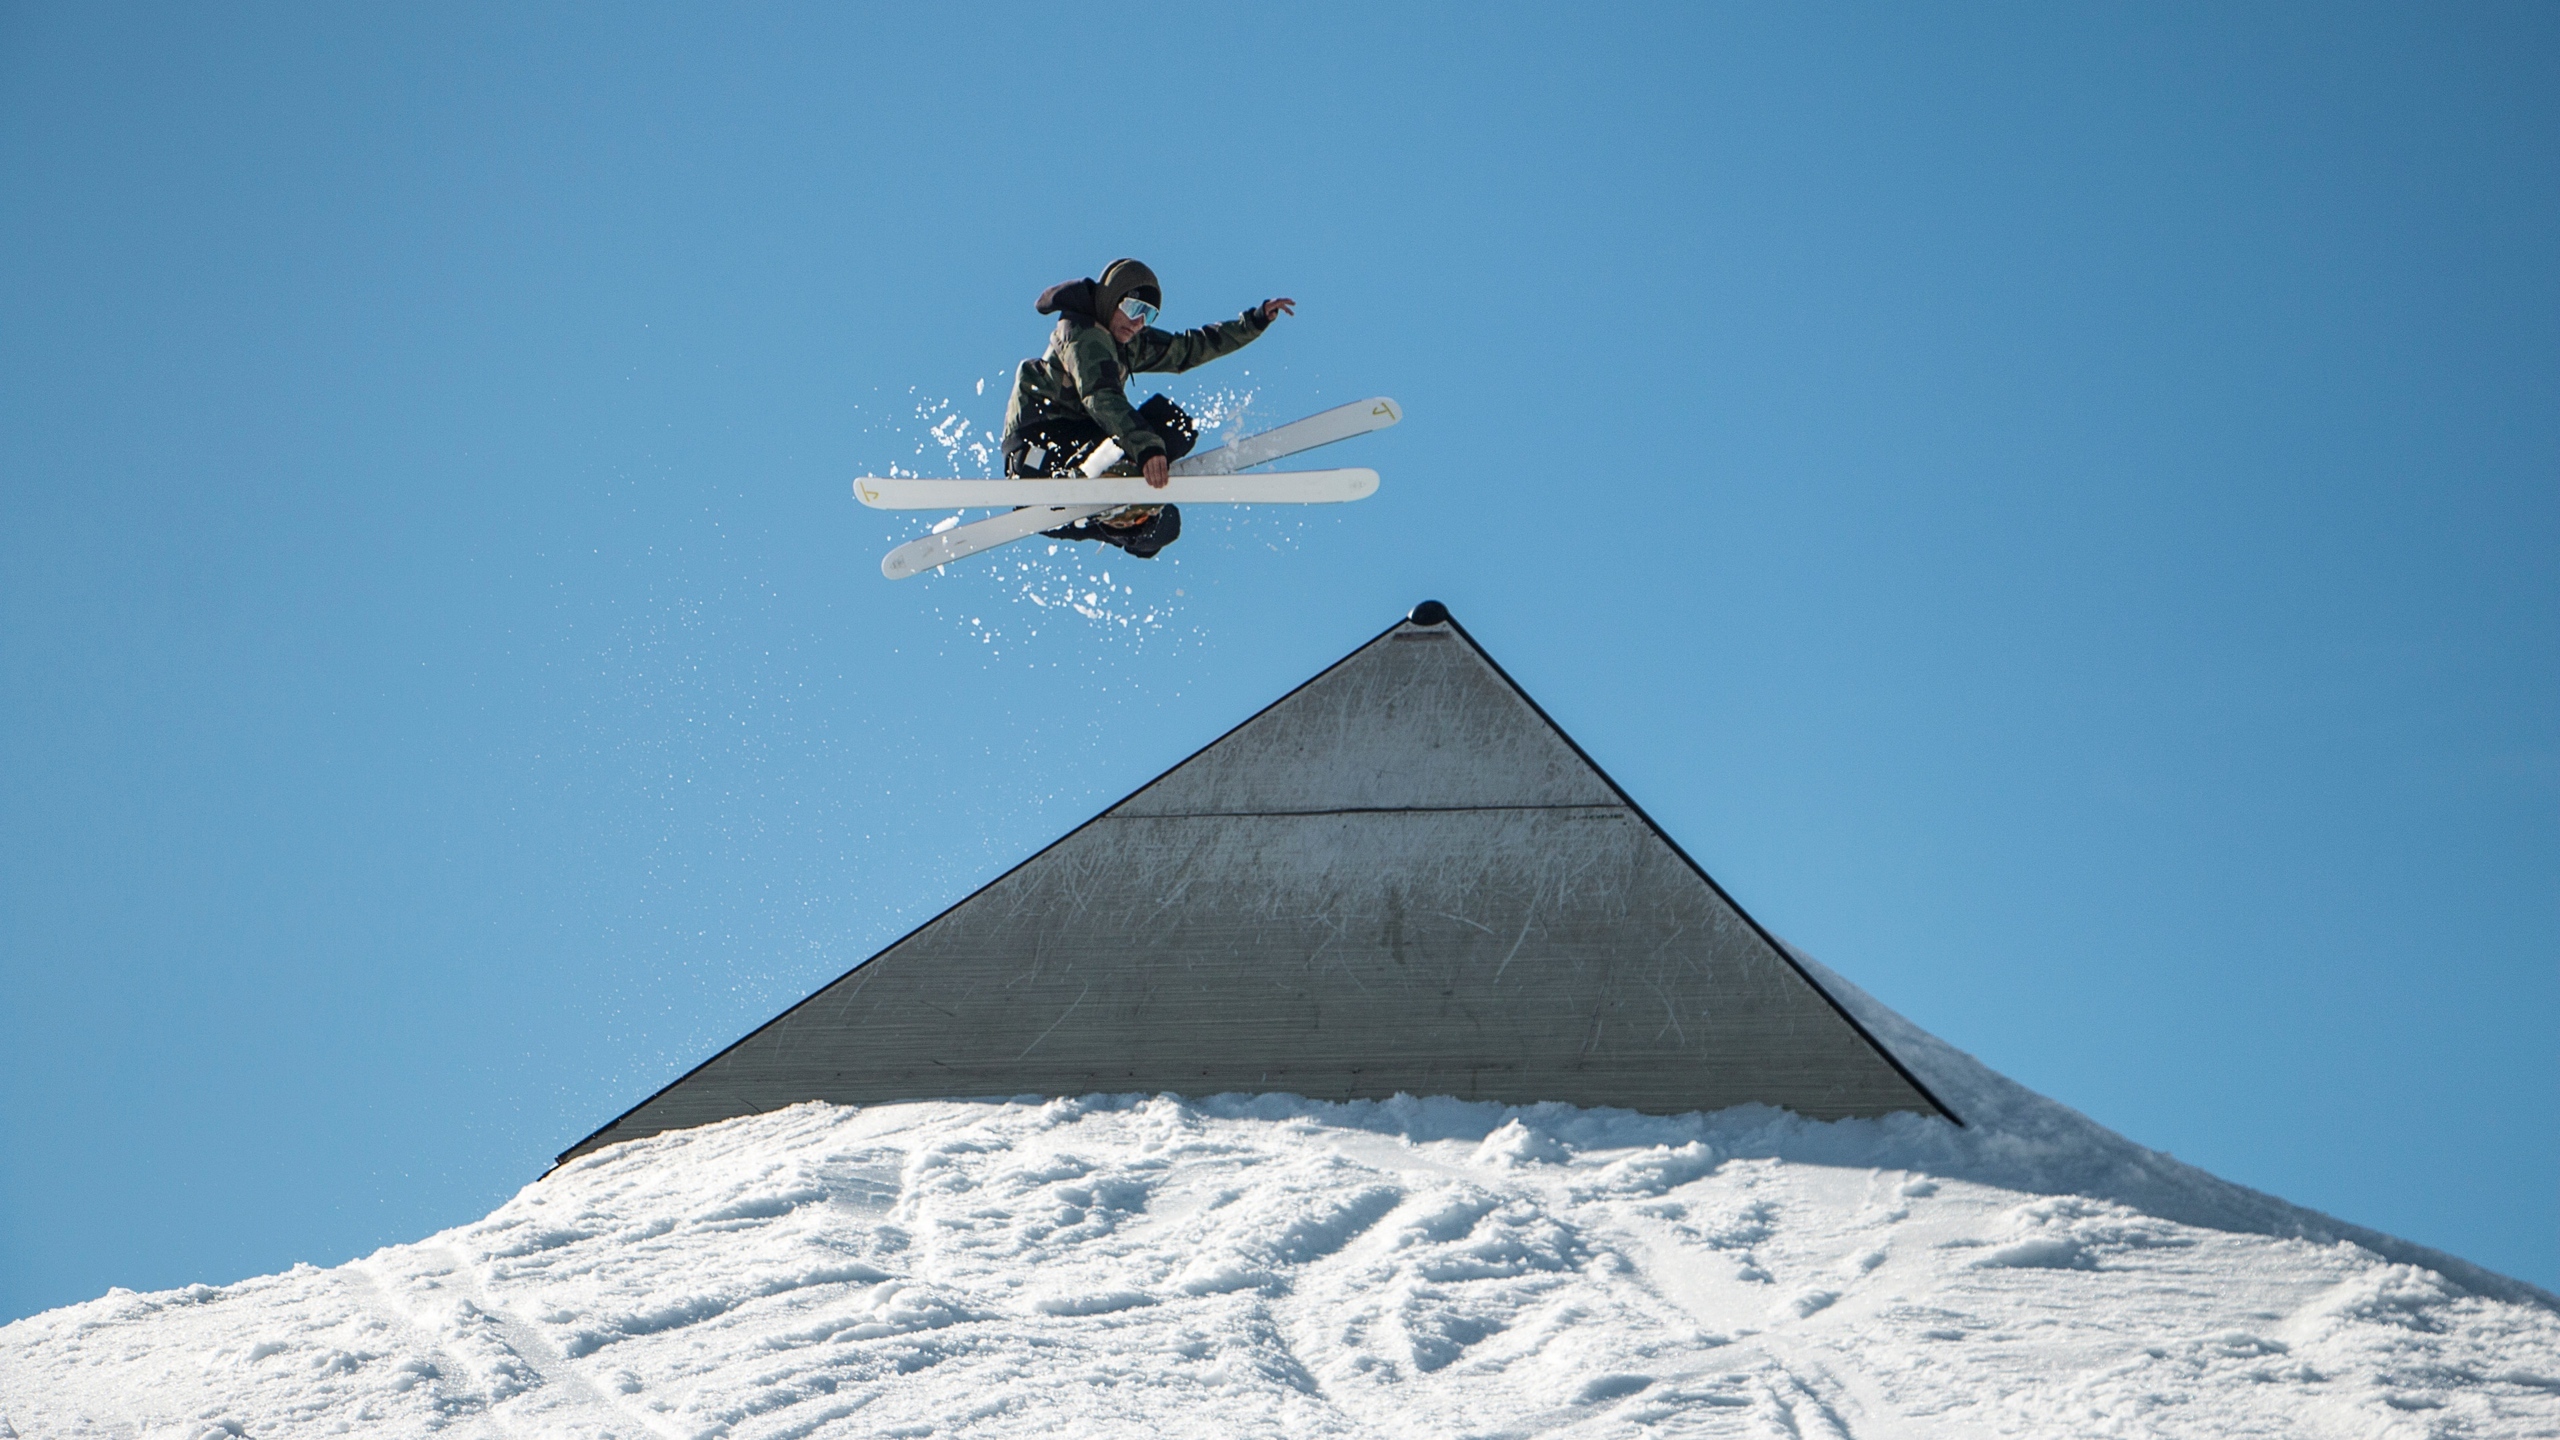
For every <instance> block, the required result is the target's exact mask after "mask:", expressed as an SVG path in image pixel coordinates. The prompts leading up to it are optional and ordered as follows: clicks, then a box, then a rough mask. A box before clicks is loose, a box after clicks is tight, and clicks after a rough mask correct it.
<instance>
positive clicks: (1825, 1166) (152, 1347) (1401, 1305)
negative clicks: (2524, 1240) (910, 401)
mask: <svg viewBox="0 0 2560 1440" xmlns="http://www.w3.org/2000/svg"><path fill="white" fill-rule="evenodd" d="M1800 958H1801V957H1800ZM1805 963H1806V964H1807V967H1808V970H1809V971H1810V972H1811V973H1813V974H1814V975H1815V976H1816V978H1817V979H1819V980H1820V981H1821V982H1822V983H1824V984H1825V985H1827V986H1830V987H1831V988H1832V990H1833V993H1834V994H1835V995H1836V996H1838V997H1839V998H1840V999H1841V1001H1842V1003H1843V1004H1845V1005H1848V1006H1849V1007H1850V1008H1851V1009H1852V1010H1853V1012H1854V1013H1856V1014H1857V1015H1858V1017H1859V1019H1860V1020H1861V1021H1862V1022H1864V1023H1865V1024H1866V1025H1867V1026H1868V1027H1869V1029H1870V1030H1871V1031H1873V1032H1874V1033H1875V1034H1876V1035H1877V1036H1878V1037H1879V1038H1880V1039H1882V1040H1883V1041H1884V1042H1885V1043H1886V1044H1887V1045H1889V1046H1891V1047H1893V1048H1894V1049H1895V1051H1896V1052H1897V1053H1898V1054H1900V1055H1901V1056H1902V1058H1903V1059H1904V1061H1905V1062H1906V1063H1908V1064H1910V1065H1911V1066H1912V1068H1913V1069H1914V1070H1915V1071H1917V1072H1918V1073H1919V1074H1920V1075H1921V1077H1922V1078H1923V1079H1924V1080H1925V1081H1926V1082H1927V1083H1929V1084H1930V1085H1931V1086H1932V1087H1933V1088H1936V1089H1938V1091H1939V1093H1940V1094H1941V1095H1943V1096H1945V1097H1946V1098H1947V1099H1948V1101H1949V1103H1950V1104H1952V1105H1954V1106H1956V1107H1957V1109H1958V1110H1959V1113H1962V1114H1963V1115H1965V1117H1966V1118H1967V1120H1968V1121H1969V1122H1971V1123H1970V1125H1969V1127H1968V1128H1966V1129H1962V1130H1958V1129H1956V1128H1955V1127H1952V1126H1948V1125H1946V1124H1944V1123H1943V1122H1939V1121H1934V1120H1923V1119H1921V1118H1920V1117H1917V1116H1908V1115H1904V1116H1893V1117H1887V1118H1885V1119H1881V1120H1865V1121H1841V1122H1835V1123H1831V1124H1816V1123H1813V1122H1809V1121H1805V1120H1802V1119H1799V1118H1797V1117H1795V1116H1792V1115H1789V1114H1786V1113H1783V1112H1778V1111H1772V1110H1765V1109H1760V1108H1756V1107H1746V1108H1743V1109H1738V1110H1731V1111H1724V1112H1719V1113H1715V1114H1709V1115H1686V1116H1675V1117H1660V1116H1645V1115H1635V1114H1630V1113H1627V1112H1621V1111H1601V1110H1579V1109H1574V1108H1572V1107H1568V1106H1561V1105H1542V1106H1529V1107H1504V1106H1498V1105H1479V1104H1467V1103H1462V1102H1458V1101H1453V1100H1447V1099H1422V1100H1416V1099H1409V1098H1399V1099H1396V1100H1393V1101H1388V1102H1383V1103H1370V1102H1361V1103H1355V1104H1347V1105H1335V1104H1324V1103H1319V1102H1311V1101H1306V1100H1302V1099H1298V1098H1294V1097H1289V1096H1220V1097H1214V1098H1210V1099H1204V1100H1182V1099H1177V1098H1174V1097H1170V1096H1152V1097H1151V1096H1136V1095H1131V1096H1090V1097H1085V1098H1082V1099H1074V1100H1048V1101H1042V1100H1037V1099H1033V1100H1023V1101H1016V1102H1010V1103H1004V1102H975V1103H973V1102H958V1101H948V1102H930V1103H919V1104H907V1105H891V1106H880V1107H874V1108H871V1109H863V1110H855V1109H846V1108H839V1107H831V1106H826V1105H818V1104H810V1105H801V1106H795V1107H792V1108H791V1109H788V1110H784V1111H780V1112H777V1113H774V1114H770V1115H762V1116H756V1117H751V1118H748V1119H742V1120H737V1121H732V1122H729V1123H726V1124H722V1125H716V1126H709V1127H704V1128H702V1129H697V1130H690V1131H681V1132H675V1133H671V1134H667V1135H661V1136H657V1137H653V1138H651V1139H648V1140H644V1141H639V1142H635V1143H632V1144H627V1145H622V1146H617V1147H613V1148H611V1149H607V1150H603V1151H600V1152H597V1153H596V1154H593V1155H590V1156H587V1157H584V1158H582V1159H580V1160H578V1161H575V1162H572V1163H571V1164H569V1165H567V1166H564V1167H562V1168H561V1169H560V1170H559V1171H557V1172H555V1173H554V1174H553V1175H551V1176H550V1177H548V1178H547V1179H545V1180H544V1181H542V1182H540V1183H538V1184H535V1185H532V1186H528V1187H527V1188H526V1189H525V1190H524V1191H522V1192H521V1193H519V1194H518V1195H517V1196H516V1197H515V1198H513V1199H512V1200H510V1201H508V1202H507V1203H506V1204H505V1205H503V1206H501V1207H499V1208H498V1210H497V1211H495V1212H494V1213H492V1214H491V1215H490V1216H489V1217H488V1218H486V1219H485V1220H482V1221H479V1222H477V1223H475V1224H471V1225H465V1226H461V1227H457V1228H456V1229H453V1230H450V1231H447V1232H445V1233H443V1234H441V1235H437V1236H433V1237H430V1238H429V1239H427V1240H424V1241H421V1242H419V1243H417V1244H414V1245H403V1246H393V1247H390V1248H388V1249H385V1250H382V1251H379V1252H376V1253H375V1254H373V1255H371V1256H368V1257H366V1258H364V1259H362V1260H358V1261H355V1262H353V1263H351V1264H348V1265H344V1266H341V1267H338V1268H337V1269H334V1270H318V1269H314V1268H312V1267H309V1266H300V1267H296V1268H295V1269H294V1270H292V1271H290V1272H287V1273H286V1274H283V1275H276V1276H268V1277H263V1278H260V1279H254V1280H249V1281H245V1282H242V1283H240V1284H237V1285H231V1286H226V1287H220V1288H216V1287H211V1286H191V1287H188V1288H187V1289H184V1290H178V1291H170V1292H166V1293H163V1294H157V1295H137V1294H133V1293H131V1292H128V1291H116V1292H112V1293H110V1294H109V1295H108V1296H106V1297H105V1298H103V1299H100V1300H96V1301H92V1302H89V1303H88V1304H84V1305H76V1306H70V1307H67V1308H65V1309H61V1310H56V1311H52V1312H49V1313H47V1314H43V1315H38V1316H35V1317H32V1318H30V1319H27V1320H23V1321H20V1322H18V1323H17V1324H14V1325H11V1326H8V1327H6V1328H5V1329H0V1437H7V1436H10V1435H12V1434H15V1435H24V1436H48V1437H50V1436H73V1437H86V1436H99V1437H107V1436H117V1437H123V1436H146V1437H152V1440H215V1437H222V1436H261V1437H264V1436H289V1435H299V1434H333V1433H347V1432H355V1433H363V1434H367V1435H389V1436H410V1435H420V1436H423V1435H432V1434H443V1433H448V1432H449V1433H452V1434H455V1435H468V1436H478V1435H499V1436H535V1435H542V1436H561V1437H607V1436H614V1437H632V1440H647V1437H663V1440H679V1437H682V1440H710V1437H738V1440H802V1437H836V1436H855V1435H862V1436H871V1435H887V1436H924V1435H937V1434H942V1435H967V1436H1013V1435H1052V1434H1064V1435H1086V1434H1091V1435H1104V1434H1109V1435H1123V1436H1125V1435H1130V1434H1143V1433H1148V1432H1163V1433H1167V1434H1173V1435H1192V1434H1200V1435H1211V1434H1214V1435H1220V1436H1237V1435H1245V1436H1258V1435H1282V1434H1286V1435H1290V1436H1311V1435H1313V1436H1330V1435H1362V1434H1397V1435H1453V1436H1455V1435H1482V1436H1491V1435H1531V1434H1538V1435H1572V1436H1585V1435H1588V1436H1600V1435H1611V1436H1616V1435H1778V1436H1799V1437H1802V1436H1881V1435H1951V1436H1952V1435H2053V1436H2093V1435H2196V1436H2222V1435H2234V1434H2264V1435H2302V1436H2464V1435H2491V1434H2495V1435H2543V1436H2560V1306H2555V1304H2554V1302H2553V1300H2552V1297H2550V1296H2549V1295H2547V1294H2545V1293H2544V1292H2542V1291H2539V1290H2537V1289H2535V1288H2534V1287H2531V1286H2528V1285H2524V1284H2522V1283H2520V1282H2517V1281H2514V1280H2509V1279H2506V1278H2504V1277H2501V1276H2497V1275H2494V1274H2491V1273H2489V1272H2486V1271H2483V1270H2480V1269H2478V1268H2477V1267H2475V1266H2470V1265H2467V1264H2465V1263H2463V1262H2461V1261H2458V1260H2454V1259H2452V1258H2450V1257H2446V1256H2442V1255H2437V1254H2435V1253H2434V1252H2431V1251H2427V1250H2424V1249H2423V1248H2421V1247H2417V1246H2411V1245H2408V1244H2406V1243H2405V1242H2401V1241H2396V1240H2392V1239H2390V1238H2389V1237H2385V1236H2379V1235H2374V1234H2372V1233H2371V1232H2369V1231H2364V1230H2360V1229H2358V1228H2356V1227H2353V1226H2347V1225H2343V1224H2341V1223H2339V1222H2337V1221H2334V1220H2331V1219H2329V1218H2328V1217H2326V1216H2321V1215H2318V1214H2316V1213H2314V1212H2310V1211H2305V1210H2301V1209H2299V1208H2297V1207H2293V1206H2289V1205H2286V1204H2285V1203H2284V1202H2282V1201H2280V1200H2277V1199H2275V1198H2273V1197H2271V1196H2266V1195H2262V1194H2259V1193H2257V1192H2255V1191H2250V1190H2247V1189H2244V1188H2242V1187H2239V1186H2233V1185H2230V1184H2228V1183H2226V1182H2223V1181H2220V1180H2217V1179H2215V1178H2214V1177H2212V1176H2210V1175H2206V1174H2204V1173H2203V1172H2201V1171H2198V1170H2195V1169H2194V1168H2193V1167H2191V1166H2186V1165H2182V1164H2180V1163H2179V1162H2177V1161H2175V1160H2173V1159H2171V1158H2169V1157H2168V1156H2165V1155H2161V1154H2158V1153H2157V1152H2153V1151H2149V1150H2145V1149H2143V1148H2142V1147H2139V1146H2136V1145H2133V1144H2132V1143H2131V1142H2129V1141H2126V1140H2124V1139H2123V1138H2122V1137H2120V1136H2116V1135H2114V1134H2113V1133H2112V1132H2109V1131H2106V1130H2105V1129H2103V1128H2102V1127H2100V1126H2097V1125H2096V1124H2094V1123H2093V1122H2091V1121H2089V1120H2088V1119H2087V1118H2086V1117H2084V1116H2080V1115H2078V1114H2077V1113H2076V1112H2073V1111H2071V1110H2069V1109H2067V1108H2066V1107H2063V1106H2060V1105H2057V1104H2054V1103H2053V1102H2051V1101H2049V1100H2045V1099H2044V1098H2042V1097H2040V1096H2037V1095H2035V1094H2034V1093H2033V1092H2031V1091H2028V1090H2026V1089H2024V1088H2023V1087H2020V1086H2017V1085H2015V1084H2013V1083H2012V1082H2010V1081H2007V1080H2005V1079H2003V1078H2002V1077H2000V1076H1998V1075H1996V1074H1994V1073H1993V1072H1991V1071H1990V1070H1989V1069H1987V1068H1985V1067H1983V1066H1981V1065H1979V1064H1978V1063H1977V1062H1975V1061H1973V1060H1971V1059H1970V1058H1969V1057H1966V1056H1964V1055H1962V1054H1961V1053H1960V1052H1957V1051H1955V1050H1953V1049H1952V1048H1950V1047H1947V1046H1945V1045H1944V1044H1942V1043H1941V1042H1939V1041H1937V1040H1936V1039H1935V1038H1934V1037H1931V1036H1929V1035H1927V1034H1926V1033H1925V1032H1922V1031H1920V1030H1918V1029H1917V1028H1916V1027H1913V1026H1910V1025H1909V1024H1908V1022H1905V1021H1903V1020H1902V1019H1901V1018H1900V1017H1899V1016H1896V1015H1894V1014H1893V1013H1892V1012H1891V1011H1889V1010H1886V1009H1884V1008H1883V1007H1882V1006H1880V1005H1877V1004H1876V1003H1875V1002H1874V1001H1873V1000H1872V999H1871V998H1869V997H1867V996H1865V995H1864V994H1863V993H1862V992H1859V991H1857V990H1856V989H1855V987H1852V986H1849V985H1847V984H1846V983H1845V982H1842V981H1840V980H1839V979H1838V977H1836V976H1833V975H1831V974H1830V973H1829V972H1828V971H1827V970H1823V969H1821V968H1820V967H1819V966H1816V965H1814V964H1813V963H1812V962H1810V961H1807V962H1805Z"/></svg>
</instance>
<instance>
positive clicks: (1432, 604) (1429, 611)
mask: <svg viewBox="0 0 2560 1440" xmlns="http://www.w3.org/2000/svg"><path fill="white" fill-rule="evenodd" d="M1404 618H1406V619H1407V620H1410V621H1412V622H1413V623H1414V624H1416V625H1446V624H1448V623H1449V607H1448V606H1446V605H1443V604H1441V603H1440V602H1439V601H1437V600H1425V601H1423V602H1422V603H1421V604H1419V605H1416V606H1414V607H1413V609H1412V610H1411V611H1410V612H1408V613H1407V614H1406V615H1405V617H1404Z"/></svg>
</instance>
